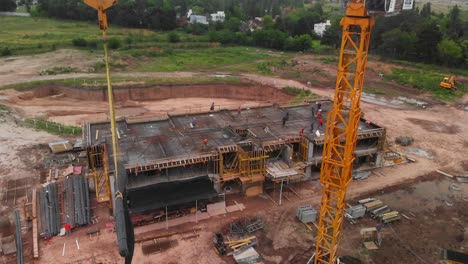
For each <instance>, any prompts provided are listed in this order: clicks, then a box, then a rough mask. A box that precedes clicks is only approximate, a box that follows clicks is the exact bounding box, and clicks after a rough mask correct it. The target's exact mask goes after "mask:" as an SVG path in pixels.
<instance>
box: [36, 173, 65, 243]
mask: <svg viewBox="0 0 468 264" xmlns="http://www.w3.org/2000/svg"><path fill="white" fill-rule="evenodd" d="M39 203H40V208H41V222H42V229H43V232H45V231H46V230H47V231H48V233H49V234H50V235H53V236H54V235H57V234H58V233H59V232H60V227H61V221H60V210H59V206H58V198H57V183H55V182H53V183H49V184H47V185H46V186H44V187H42V190H41V192H40V199H39Z"/></svg>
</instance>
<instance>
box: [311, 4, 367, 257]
mask: <svg viewBox="0 0 468 264" xmlns="http://www.w3.org/2000/svg"><path fill="white" fill-rule="evenodd" d="M340 24H341V27H342V32H343V35H342V40H341V47H340V57H339V61H338V75H337V78H336V84H335V97H334V100H333V108H332V110H331V111H330V112H329V114H328V121H327V124H326V131H325V138H324V149H323V154H322V165H321V174H320V183H321V185H322V200H321V209H320V215H319V225H318V234H317V241H316V248H315V257H314V263H315V264H320V263H335V262H336V258H337V250H338V244H339V241H340V238H341V232H342V227H343V220H344V210H345V206H346V202H345V198H346V191H347V187H348V184H349V183H350V181H351V179H352V175H351V174H352V170H353V162H354V159H355V157H354V151H355V149H356V141H357V134H358V128H359V120H360V117H361V108H360V101H361V94H362V88H363V85H364V73H365V70H366V62H367V56H368V51H369V42H370V33H371V30H372V27H373V25H374V18H373V17H371V16H370V15H369V14H368V12H367V10H366V6H365V3H364V1H363V0H353V1H349V2H348V4H347V7H346V15H345V17H343V18H342V20H341V23H340Z"/></svg>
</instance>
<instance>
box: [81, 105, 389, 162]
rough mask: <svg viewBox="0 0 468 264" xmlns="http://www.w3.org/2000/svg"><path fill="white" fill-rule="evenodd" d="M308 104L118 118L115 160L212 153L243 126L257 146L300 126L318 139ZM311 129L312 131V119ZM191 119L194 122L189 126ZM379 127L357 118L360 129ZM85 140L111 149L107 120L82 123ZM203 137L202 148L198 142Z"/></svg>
mask: <svg viewBox="0 0 468 264" xmlns="http://www.w3.org/2000/svg"><path fill="white" fill-rule="evenodd" d="M321 103H322V109H323V114H322V117H323V119H324V126H325V123H326V118H327V113H328V111H329V110H330V108H331V107H332V105H333V104H332V102H331V101H329V100H325V101H321ZM312 107H315V108H317V106H316V104H315V103H314V102H312V103H311V104H310V105H301V106H294V107H279V106H268V107H259V108H251V109H242V110H241V113H240V114H238V112H237V110H236V109H232V110H227V109H226V110H220V111H213V112H208V113H196V114H179V115H173V116H171V115H169V116H168V117H167V118H166V119H163V120H153V121H145V122H139V123H131V122H127V121H125V120H122V121H119V122H118V129H117V130H118V132H119V136H120V139H119V140H118V144H119V152H120V155H119V157H120V159H121V160H122V161H123V162H124V163H125V164H133V163H140V164H143V163H147V162H150V161H154V160H159V159H166V158H171V157H177V156H190V155H194V156H195V155H200V154H203V153H210V152H213V151H215V150H216V149H217V148H218V147H221V146H228V145H234V144H237V143H240V142H243V141H245V140H246V139H245V138H242V137H241V135H239V133H237V131H238V130H241V131H242V130H243V131H245V130H246V129H248V132H249V138H248V140H249V141H252V142H254V143H258V144H261V143H263V142H268V141H274V140H278V139H281V138H284V137H288V136H297V135H299V130H301V129H304V133H305V135H306V136H307V137H309V138H310V139H314V138H317V135H316V134H315V131H316V130H317V129H318V130H319V131H320V133H321V137H322V138H323V133H324V126H323V127H319V124H318V121H317V118H315V117H314V116H313V115H312ZM286 113H289V120H288V121H287V122H286V125H285V126H283V124H282V118H283V117H284V116H285V115H286ZM312 122H314V123H315V129H314V130H313V131H312V130H311V123H312ZM191 123H195V127H193V128H192V126H191ZM374 129H382V128H381V127H379V126H377V125H375V124H373V123H369V122H366V121H365V120H361V123H360V133H362V132H364V131H368V130H374ZM83 131H84V138H85V142H87V144H88V145H95V144H100V143H107V144H109V145H108V149H110V142H111V139H110V137H111V134H110V124H109V123H92V124H89V126H88V127H85V129H84V130H83ZM204 139H207V140H208V144H207V145H206V146H205V145H204V144H203V140H204Z"/></svg>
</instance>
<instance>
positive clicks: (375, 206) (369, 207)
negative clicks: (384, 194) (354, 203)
mask: <svg viewBox="0 0 468 264" xmlns="http://www.w3.org/2000/svg"><path fill="white" fill-rule="evenodd" d="M359 203H360V204H361V205H362V206H364V207H365V208H366V211H367V212H368V213H370V214H371V216H372V217H373V218H377V219H380V220H381V221H382V222H383V223H385V224H386V223H391V222H394V221H397V220H399V219H400V214H399V212H398V211H394V210H391V209H390V207H389V206H388V205H386V204H384V203H383V202H382V201H380V200H378V199H375V198H367V199H363V200H360V201H359Z"/></svg>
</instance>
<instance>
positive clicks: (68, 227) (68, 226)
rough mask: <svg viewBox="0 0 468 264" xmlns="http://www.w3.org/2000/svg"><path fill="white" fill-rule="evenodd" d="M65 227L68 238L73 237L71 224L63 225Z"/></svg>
mask: <svg viewBox="0 0 468 264" xmlns="http://www.w3.org/2000/svg"><path fill="white" fill-rule="evenodd" d="M63 227H64V228H65V234H67V236H71V229H72V227H71V225H70V224H69V223H66V224H65V225H63Z"/></svg>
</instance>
